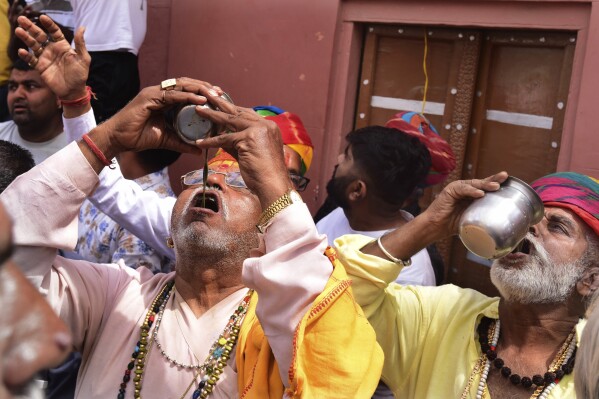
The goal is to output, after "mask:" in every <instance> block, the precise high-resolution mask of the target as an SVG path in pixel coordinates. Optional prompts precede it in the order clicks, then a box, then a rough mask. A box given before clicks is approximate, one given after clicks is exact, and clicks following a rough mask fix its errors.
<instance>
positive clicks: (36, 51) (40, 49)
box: [33, 47, 44, 58]
mask: <svg viewBox="0 0 599 399" xmlns="http://www.w3.org/2000/svg"><path fill="white" fill-rule="evenodd" d="M43 52H44V48H43V47H40V48H38V49H37V50H35V51H34V52H33V54H34V55H35V56H36V57H38V58H39V56H40V55H42V53H43Z"/></svg>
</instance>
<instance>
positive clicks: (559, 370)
mask: <svg viewBox="0 0 599 399" xmlns="http://www.w3.org/2000/svg"><path fill="white" fill-rule="evenodd" d="M500 328H501V324H500V321H499V320H491V319H489V318H487V317H483V318H482V320H481V321H480V324H479V325H478V339H479V342H480V347H481V352H482V354H481V357H480V358H479V359H478V361H477V362H476V364H475V366H474V369H473V370H472V373H471V374H470V378H469V379H468V383H467V385H466V388H465V389H464V392H463V393H462V396H461V398H462V399H466V398H467V397H468V393H469V392H470V387H471V386H472V382H473V380H474V378H475V376H476V375H477V374H478V373H480V374H481V376H480V382H479V383H478V387H477V390H476V399H482V397H483V396H484V393H485V392H486V391H487V377H488V376H489V371H490V369H491V363H492V364H493V365H494V366H495V367H496V368H497V369H499V370H500V372H501V375H502V376H503V377H504V378H507V379H509V380H510V382H511V383H512V384H514V385H519V384H520V385H522V386H523V387H524V388H530V387H531V386H532V385H533V384H534V385H535V386H536V389H535V391H534V392H533V394H532V395H531V399H533V398H539V399H546V398H547V397H548V396H549V393H550V392H551V390H553V388H555V386H556V385H557V384H558V383H559V382H560V380H561V379H562V378H563V376H564V375H566V374H570V373H572V370H573V369H574V361H575V359H576V339H575V337H576V329H575V328H574V329H573V330H572V332H571V333H570V335H568V338H566V340H565V341H564V344H563V345H562V347H561V348H560V350H559V351H558V353H557V355H556V356H555V358H554V359H553V361H552V362H551V365H550V366H549V370H548V371H547V372H546V373H545V374H544V375H543V376H542V375H540V374H537V375H534V376H533V377H532V378H529V377H520V376H519V375H518V374H513V373H512V370H511V369H510V368H509V367H507V366H505V362H504V361H503V360H502V359H501V358H499V357H497V352H496V348H497V342H498V341H499V331H500Z"/></svg>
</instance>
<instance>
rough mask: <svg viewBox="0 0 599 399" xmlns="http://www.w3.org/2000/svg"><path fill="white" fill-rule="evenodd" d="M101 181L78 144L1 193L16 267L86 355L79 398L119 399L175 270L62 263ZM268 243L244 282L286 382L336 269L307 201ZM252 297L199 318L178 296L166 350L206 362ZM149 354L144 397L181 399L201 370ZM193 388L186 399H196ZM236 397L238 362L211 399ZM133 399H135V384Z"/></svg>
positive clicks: (163, 331)
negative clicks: (301, 328)
mask: <svg viewBox="0 0 599 399" xmlns="http://www.w3.org/2000/svg"><path fill="white" fill-rule="evenodd" d="M97 181H98V178H97V175H96V174H95V173H94V172H93V170H92V169H91V167H90V166H89V164H88V163H87V161H86V160H85V158H84V157H83V155H82V154H81V152H80V150H79V148H78V147H77V145H76V144H71V145H69V146H68V147H66V148H65V149H64V150H62V151H60V152H59V153H57V154H56V155H55V156H53V157H51V158H49V159H48V160H47V161H46V162H44V163H42V164H41V165H39V166H38V167H36V168H34V169H33V170H32V171H30V172H28V173H27V174H25V175H23V176H21V177H19V178H18V179H17V180H16V181H15V183H13V184H12V185H11V186H10V187H9V188H7V189H6V190H5V192H4V193H3V194H2V195H1V196H0V200H1V201H2V202H3V204H4V206H5V207H6V208H7V211H8V213H9V215H11V216H12V217H13V220H14V222H15V223H14V240H15V243H16V244H17V245H18V247H17V251H16V253H15V260H16V261H17V262H19V264H20V265H21V266H22V267H23V269H24V272H25V273H26V274H27V275H28V276H29V277H30V278H31V280H32V281H33V282H34V283H36V284H38V285H39V286H40V290H41V291H42V293H45V294H46V295H47V297H48V300H49V301H50V303H51V304H52V306H53V307H54V308H55V309H56V311H57V312H58V313H59V314H60V316H61V317H62V318H63V319H64V320H65V321H66V322H67V323H68V324H69V325H70V326H71V329H72V332H73V339H74V343H75V347H76V349H77V350H79V351H81V353H82V356H83V364H82V367H81V369H80V372H79V379H78V384H77V390H76V397H77V398H112V397H116V396H117V394H118V389H119V384H120V382H121V380H122V377H123V373H124V370H125V368H126V366H127V364H128V363H129V361H130V358H131V353H132V352H133V349H134V347H135V344H136V342H137V341H138V339H139V331H140V330H139V327H140V325H141V324H142V322H143V319H144V317H145V315H146V312H147V310H148V307H149V305H150V302H151V301H152V300H153V299H154V298H155V296H156V295H157V293H158V292H159V291H160V290H161V289H162V287H163V285H164V284H165V282H167V281H169V280H171V279H172V278H173V277H174V273H170V274H157V275H153V274H152V273H151V272H150V271H148V270H146V269H145V268H141V270H139V271H138V270H133V269H130V268H128V267H126V266H124V265H121V264H107V265H99V264H93V263H89V262H84V261H74V260H69V259H64V258H62V257H60V256H56V250H55V249H51V248H63V249H71V248H72V247H73V246H74V245H75V242H76V237H77V212H78V209H79V206H80V205H81V202H82V201H83V199H84V198H85V196H86V195H88V194H89V193H90V192H91V191H92V190H93V188H94V187H95V185H96V184H97ZM263 238H264V242H263V247H264V248H265V252H266V254H264V255H262V256H260V257H254V258H248V259H246V261H245V262H244V265H243V267H244V268H243V279H244V283H245V284H246V285H247V286H248V287H252V288H254V289H256V291H257V292H258V293H259V296H260V301H259V302H258V306H257V309H256V313H257V315H258V317H259V318H260V321H261V324H262V327H263V329H264V332H265V334H266V336H267V337H268V340H269V343H270V346H271V348H272V349H273V353H274V355H275V357H276V359H277V363H278V365H279V373H280V375H281V376H282V380H283V382H284V383H285V384H287V370H288V369H289V365H290V363H291V356H292V349H293V348H292V337H293V333H294V330H295V327H296V326H297V324H298V322H299V320H300V319H301V317H302V315H303V314H304V313H305V312H306V310H307V309H308V308H309V307H310V305H311V303H312V301H313V300H314V299H315V298H316V296H317V295H318V294H319V293H320V292H321V291H322V289H323V288H324V286H325V284H326V281H327V279H328V277H329V275H330V274H331V270H332V268H331V264H330V262H329V260H328V259H327V258H326V257H324V256H323V255H322V254H323V252H324V250H325V248H326V239H325V238H324V236H322V237H321V236H320V235H319V234H318V233H317V232H316V229H315V227H314V224H313V223H312V219H311V216H310V213H309V211H308V209H307V207H306V206H305V205H304V204H296V205H292V206H290V207H288V208H287V209H285V210H284V211H283V212H281V213H280V214H279V215H277V217H276V218H275V219H274V221H273V224H272V225H271V226H270V228H269V230H268V232H267V234H266V235H265V236H264V237H263ZM42 247H43V248H42ZM255 255H261V253H257V254H255ZM245 292H246V290H245V289H244V290H240V291H237V292H236V293H234V294H232V295H230V296H229V297H228V298H226V299H225V300H223V301H221V302H220V303H219V304H217V305H216V306H214V307H213V308H212V309H210V310H209V311H208V312H206V313H204V314H203V315H202V316H200V317H199V318H196V317H195V315H194V314H193V313H192V312H191V310H190V309H189V307H188V306H187V304H186V303H185V302H184V301H181V298H180V296H179V295H178V294H177V293H176V292H175V294H174V295H172V296H171V298H170V299H169V301H168V303H167V306H166V309H165V312H164V317H163V320H162V324H161V326H160V331H159V333H158V338H159V341H160V343H161V344H162V345H163V349H164V350H165V351H166V353H167V354H168V355H169V356H170V357H171V358H174V359H176V360H177V361H178V362H180V363H184V364H198V362H199V363H203V362H204V360H205V358H206V355H207V353H208V351H209V349H210V347H211V345H212V343H213V342H214V340H215V339H216V338H217V337H218V335H219V334H220V332H221V331H222V329H223V328H224V326H225V324H226V322H227V319H228V318H229V316H230V315H231V314H232V312H233V309H234V308H235V307H236V306H237V304H238V302H239V301H240V300H241V298H242V297H243V296H244V294H245ZM148 356H149V357H148V360H147V361H146V370H145V373H144V380H143V389H142V396H145V397H146V398H179V397H181V395H182V394H183V393H184V391H185V390H186V388H187V387H188V386H189V384H190V383H191V382H192V380H193V372H192V371H189V370H187V369H181V368H178V367H176V366H174V365H172V364H170V363H169V361H168V360H167V359H166V358H165V357H164V356H162V355H161V354H160V351H159V350H158V348H157V347H156V346H155V345H154V346H153V347H152V349H151V350H150V353H149V355H148ZM193 389H194V388H193V387H192V388H191V389H190V390H189V392H188V393H187V394H186V395H185V396H184V397H185V398H190V397H191V394H192V392H193ZM237 396H238V394H237V381H236V371H235V359H234V358H232V359H230V360H229V361H228V365H227V367H226V369H225V373H224V374H223V375H222V376H221V378H220V380H219V382H218V383H217V385H216V389H215V390H214V392H213V394H212V395H211V397H213V398H235V397H237ZM126 397H127V398H132V397H133V383H132V382H130V383H129V384H128V387H127V395H126Z"/></svg>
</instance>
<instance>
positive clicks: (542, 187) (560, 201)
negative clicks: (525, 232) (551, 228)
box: [531, 172, 599, 235]
mask: <svg viewBox="0 0 599 399" xmlns="http://www.w3.org/2000/svg"><path fill="white" fill-rule="evenodd" d="M531 186H532V188H534V189H535V191H536V192H537V193H538V194H539V196H540V197H541V200H542V201H543V204H545V206H557V207H560V208H567V209H569V210H571V211H572V212H574V213H575V214H576V215H577V216H578V217H579V218H581V219H582V220H583V221H584V222H585V223H586V224H587V225H588V226H589V227H590V228H591V229H593V231H594V232H595V234H597V235H599V180H597V179H594V178H592V177H589V176H585V175H581V174H580V173H574V172H559V173H553V174H551V175H547V176H545V177H541V178H540V179H537V180H535V181H534V182H533V183H532V184H531Z"/></svg>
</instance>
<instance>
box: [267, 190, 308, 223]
mask: <svg viewBox="0 0 599 399" xmlns="http://www.w3.org/2000/svg"><path fill="white" fill-rule="evenodd" d="M301 202H304V201H303V200H302V197H301V195H299V193H298V192H297V191H295V190H289V191H287V192H286V193H285V194H283V195H281V196H280V197H279V198H277V200H276V201H275V202H273V203H272V204H270V205H269V206H268V208H266V209H265V210H264V212H262V215H260V219H259V220H258V224H257V225H256V228H257V229H258V231H259V232H260V233H262V234H264V233H266V229H267V228H268V226H270V224H271V223H272V219H273V218H274V217H275V216H276V215H277V214H278V213H279V212H281V211H282V210H283V209H285V208H287V207H288V206H289V205H291V204H298V203H301Z"/></svg>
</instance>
